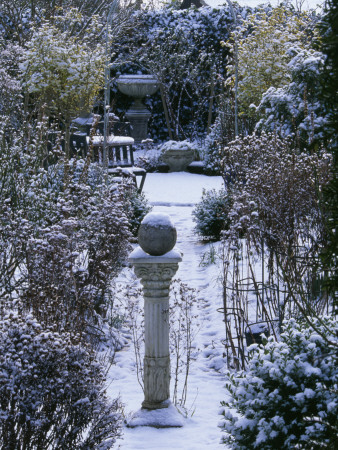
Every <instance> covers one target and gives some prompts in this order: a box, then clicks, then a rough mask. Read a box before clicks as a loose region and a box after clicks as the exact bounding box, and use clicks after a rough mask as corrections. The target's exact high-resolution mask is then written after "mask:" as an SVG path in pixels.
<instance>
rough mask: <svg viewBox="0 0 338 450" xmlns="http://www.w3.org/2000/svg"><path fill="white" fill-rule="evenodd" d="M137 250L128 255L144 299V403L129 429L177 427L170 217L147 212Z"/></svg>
mask: <svg viewBox="0 0 338 450" xmlns="http://www.w3.org/2000/svg"><path fill="white" fill-rule="evenodd" d="M138 242H139V245H140V246H139V247H137V248H136V249H135V250H134V251H133V252H132V253H131V254H130V256H129V261H130V262H131V264H132V265H133V267H134V271H135V274H136V276H137V277H138V278H140V280H141V284H142V285H143V296H144V333H145V336H144V337H145V351H144V353H145V354H144V401H143V403H142V408H141V409H140V410H139V411H138V412H137V413H135V414H134V416H133V417H132V419H131V420H130V421H129V423H128V425H129V426H130V427H137V426H152V427H156V428H167V427H181V426H182V425H183V422H182V416H180V414H179V413H178V412H177V410H176V408H175V407H174V406H173V405H172V404H171V402H170V356H169V288H170V284H171V281H172V278H173V276H174V275H175V273H176V271H177V269H178V264H179V262H180V261H181V260H182V257H181V254H180V252H178V251H177V250H175V249H174V246H175V243H176V228H175V227H174V225H173V224H172V222H171V220H170V217H169V216H168V215H166V214H161V213H149V214H147V215H146V217H145V218H144V219H143V221H142V223H141V225H140V229H139V234H138Z"/></svg>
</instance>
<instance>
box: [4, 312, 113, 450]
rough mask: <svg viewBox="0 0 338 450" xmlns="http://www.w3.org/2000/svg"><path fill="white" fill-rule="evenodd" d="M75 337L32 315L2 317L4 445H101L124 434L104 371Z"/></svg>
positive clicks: (105, 445) (32, 446)
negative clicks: (44, 323)
mask: <svg viewBox="0 0 338 450" xmlns="http://www.w3.org/2000/svg"><path fill="white" fill-rule="evenodd" d="M77 340H78V339H77V337H76V336H71V335H70V334H68V333H65V332H64V333H62V334H59V333H57V332H55V331H53V329H52V328H43V327H42V326H41V325H40V324H39V323H38V322H37V321H36V320H35V319H34V318H33V317H32V316H26V317H25V316H22V315H13V314H10V315H7V316H6V317H4V319H3V320H2V321H0V447H1V448H3V449H14V448H26V449H37V448H40V449H49V448H54V449H94V448H95V449H101V450H107V449H109V448H111V447H112V445H113V443H114V442H115V440H116V438H117V437H118V436H119V434H120V423H121V421H120V413H119V411H120V408H121V406H120V404H119V401H118V400H113V401H108V399H107V396H106V392H105V378H104V374H103V369H102V368H101V366H100V364H99V363H98V362H97V361H96V360H95V356H94V354H93V352H92V351H91V350H90V347H88V346H86V345H85V344H83V343H81V344H80V343H79V341H78V342H77Z"/></svg>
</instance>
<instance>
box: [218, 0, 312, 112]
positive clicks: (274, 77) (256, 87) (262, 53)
mask: <svg viewBox="0 0 338 450" xmlns="http://www.w3.org/2000/svg"><path fill="white" fill-rule="evenodd" d="M312 29H313V17H312V16H311V15H310V14H305V13H302V14H299V13H298V14H296V12H295V11H293V10H292V9H289V8H287V7H285V6H279V7H277V8H274V9H272V10H264V9H259V10H258V11H256V12H254V13H253V14H251V15H249V17H248V18H247V19H246V20H244V21H242V23H241V24H240V25H239V26H238V27H237V28H236V29H235V30H234V31H233V32H232V33H231V36H230V39H229V40H228V41H227V43H224V45H227V46H228V47H229V49H230V52H231V55H232V59H231V60H230V64H229V65H228V66H227V69H228V73H229V77H228V79H227V80H226V86H228V87H229V89H230V90H231V91H233V90H234V83H235V65H234V57H235V48H236V45H237V60H238V103H239V113H240V114H246V115H254V114H255V108H256V107H257V106H258V105H259V103H260V101H261V97H262V94H263V93H264V92H266V91H267V90H268V89H269V88H270V87H271V86H273V87H275V88H278V87H281V86H284V85H285V84H287V83H288V82H289V81H290V70H289V67H288V63H289V62H290V60H291V56H290V55H289V52H288V50H290V48H292V47H294V46H301V47H303V48H308V47H309V45H310V37H311V32H312Z"/></svg>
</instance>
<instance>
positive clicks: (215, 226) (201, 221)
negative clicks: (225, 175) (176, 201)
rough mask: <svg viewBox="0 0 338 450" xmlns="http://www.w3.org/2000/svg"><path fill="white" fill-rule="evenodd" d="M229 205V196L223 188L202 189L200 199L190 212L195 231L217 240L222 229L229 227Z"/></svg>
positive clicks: (230, 202)
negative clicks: (217, 189)
mask: <svg viewBox="0 0 338 450" xmlns="http://www.w3.org/2000/svg"><path fill="white" fill-rule="evenodd" d="M231 206H232V199H231V196H230V195H229V194H228V193H227V192H226V191H225V190H224V189H221V190H220V191H216V190H215V189H211V190H210V191H206V190H203V194H202V199H201V201H200V202H199V203H198V204H197V205H196V206H195V208H194V210H193V212H192V215H193V221H194V222H195V223H196V227H195V229H196V231H197V232H198V233H199V234H200V235H201V236H202V237H204V238H207V239H214V240H219V239H220V237H221V233H222V231H223V230H226V229H228V227H229V223H230V217H229V211H230V209H231Z"/></svg>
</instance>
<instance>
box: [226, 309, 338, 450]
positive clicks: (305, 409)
mask: <svg viewBox="0 0 338 450" xmlns="http://www.w3.org/2000/svg"><path fill="white" fill-rule="evenodd" d="M309 320H310V321H311V324H309V323H308V322H299V323H298V322H297V321H296V320H295V319H292V320H290V321H288V322H287V323H286V324H285V326H284V332H283V333H282V334H281V337H280V342H277V341H275V340H274V339H273V338H269V339H268V341H267V342H266V343H265V345H263V346H258V345H257V344H254V345H252V346H251V347H250V348H249V350H250V361H249V365H248V369H247V371H245V372H240V373H237V374H229V375H228V382H227V389H228V391H229V393H230V400H229V401H226V402H223V403H222V405H223V408H222V411H221V414H223V416H224V419H223V420H222V422H221V424H220V426H221V427H222V429H223V430H224V431H225V432H227V433H228V434H227V435H226V436H224V437H223V442H224V443H225V444H228V445H230V446H231V448H233V449H242V450H248V449H255V448H257V449H263V448H264V450H265V449H266V450H268V449H271V450H275V449H277V448H278V449H285V450H288V449H292V448H302V449H319V448H332V449H333V448H335V444H336V443H337V440H336V439H337V433H338V423H337V414H338V400H337V389H338V365H337V346H338V339H337V336H338V323H337V321H336V320H335V319H333V318H330V317H322V318H312V319H309ZM233 409H234V410H235V411H236V413H235V412H232V411H231V410H233Z"/></svg>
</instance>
